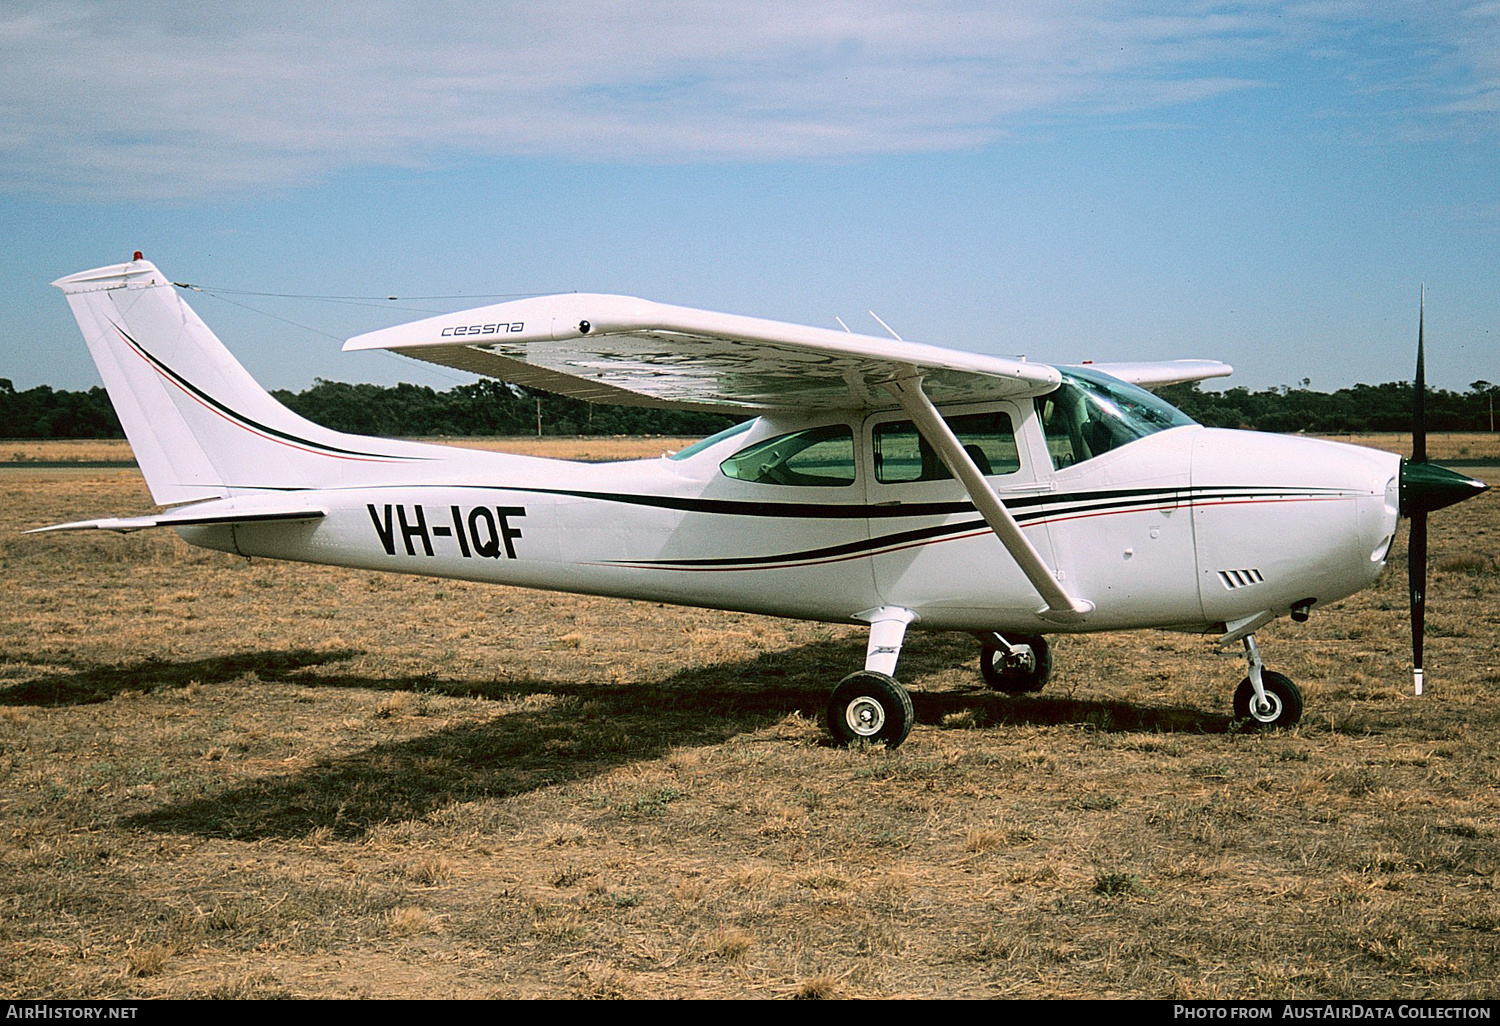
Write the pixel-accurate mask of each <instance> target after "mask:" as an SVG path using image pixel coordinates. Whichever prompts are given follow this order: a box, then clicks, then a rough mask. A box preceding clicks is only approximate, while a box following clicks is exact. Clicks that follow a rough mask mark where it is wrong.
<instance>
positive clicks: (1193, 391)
mask: <svg viewBox="0 0 1500 1026" xmlns="http://www.w3.org/2000/svg"><path fill="white" fill-rule="evenodd" d="M1307 384H1308V382H1307V381H1306V380H1305V379H1304V381H1303V382H1302V387H1300V388H1292V387H1288V386H1285V385H1282V386H1278V387H1276V388H1268V389H1265V390H1264V391H1260V392H1252V391H1250V390H1249V389H1248V388H1230V389H1226V390H1225V391H1223V392H1205V391H1203V389H1202V388H1200V387H1199V385H1198V383H1197V382H1191V383H1189V384H1185V385H1168V386H1167V387H1165V388H1161V389H1158V390H1157V394H1158V395H1160V396H1161V397H1162V398H1163V399H1165V400H1167V402H1169V403H1171V404H1172V405H1173V406H1176V407H1177V408H1178V409H1180V410H1181V411H1182V412H1183V413H1186V414H1187V415H1188V416H1189V417H1192V418H1193V419H1194V420H1196V421H1197V422H1198V423H1200V424H1203V425H1205V426H1207V427H1229V428H1251V429H1253V430H1256V431H1276V432H1280V433H1283V434H1294V433H1296V432H1299V431H1305V432H1307V433H1309V434H1325V435H1332V434H1351V433H1357V432H1361V431H1410V430H1411V426H1412V420H1411V418H1412V397H1413V388H1412V385H1411V383H1410V382H1407V381H1394V382H1390V383H1388V384H1384V385H1355V386H1354V387H1353V388H1341V389H1339V390H1338V391H1337V392H1314V391H1312V390H1311V389H1309V388H1308V387H1307ZM1497 400H1500V386H1497V385H1492V384H1490V383H1489V382H1488V381H1476V382H1474V383H1473V384H1471V385H1470V386H1469V389H1468V391H1466V392H1449V391H1447V390H1445V389H1440V388H1438V389H1434V388H1429V389H1428V390H1427V429H1428V430H1429V431H1489V430H1491V425H1492V416H1493V410H1494V404H1495V403H1496V401H1497Z"/></svg>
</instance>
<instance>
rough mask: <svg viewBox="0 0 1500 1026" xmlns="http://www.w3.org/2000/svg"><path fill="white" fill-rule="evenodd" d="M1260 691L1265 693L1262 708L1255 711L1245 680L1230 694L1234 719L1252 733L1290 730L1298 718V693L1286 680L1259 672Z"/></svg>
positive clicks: (1252, 690) (1252, 687) (1251, 691)
mask: <svg viewBox="0 0 1500 1026" xmlns="http://www.w3.org/2000/svg"><path fill="white" fill-rule="evenodd" d="M1260 683H1261V687H1262V688H1264V689H1265V692H1266V704H1265V706H1264V707H1261V708H1257V707H1256V701H1255V685H1253V684H1251V683H1250V678H1249V677H1246V678H1245V679H1244V680H1242V681H1240V686H1239V687H1238V688H1236V689H1235V692H1234V718H1235V719H1237V720H1244V721H1245V723H1246V726H1248V727H1251V728H1253V729H1256V730H1264V729H1266V728H1269V727H1290V726H1291V725H1292V724H1294V723H1296V722H1297V721H1298V720H1300V719H1301V718H1302V692H1301V691H1299V690H1298V689H1297V685H1295V684H1293V683H1292V682H1291V679H1290V678H1287V677H1283V676H1282V675H1281V674H1279V673H1272V672H1271V671H1270V670H1262V671H1260Z"/></svg>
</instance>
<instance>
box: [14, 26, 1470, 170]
mask: <svg viewBox="0 0 1500 1026" xmlns="http://www.w3.org/2000/svg"><path fill="white" fill-rule="evenodd" d="M1161 6H1162V5H1160V4H1153V3H1148V2H1145V0H1141V2H1139V3H1111V2H1105V0H1092V2H1090V0H1077V2H1047V0H1030V2H1015V3H1009V4H1005V5H992V4H987V3H947V4H935V3H925V4H924V3H916V2H913V0H867V2H834V3H821V4H807V3H789V4H785V5H777V4H766V3H764V2H754V0H721V2H696V3H695V2H676V3H673V2H664V0H662V2H655V3H641V2H623V0H551V2H549V3H547V4H545V5H541V4H524V3H505V4H494V5H483V4H473V3H456V2H455V3H443V2H428V3H424V4H421V5H415V4H407V3H359V4H350V5H338V6H335V5H328V4H313V5H308V4H304V3H301V2H289V0H262V2H261V3H258V4H255V5H253V6H252V5H246V6H244V7H235V6H232V5H225V4H220V3H207V2H200V3H166V2H156V3H152V2H144V0H138V2H136V3H132V4H118V3H105V2H100V0H88V2H84V0H9V2H8V3H7V4H6V6H5V7H4V8H3V9H0V188H3V189H7V190H10V191H25V192H31V193H36V194H44V195H51V196H57V195H80V196H91V195H102V194H108V193H113V192H117V191H119V190H122V189H128V190H130V191H131V192H133V193H135V194H137V195H142V194H144V195H149V196H153V197H158V198H164V197H180V196H194V195H201V194H205V193H211V192H219V191H224V190H242V189H253V188H257V187H263V186H277V185H285V184H297V183H300V182H303V181H307V180H309V179H312V178H315V177H316V176H318V175H319V174H322V173H326V172H328V171H331V170H334V169H338V168H343V167H350V166H372V165H418V164H424V163H430V162H437V161H443V160H446V159H453V158H457V157H462V156H466V155H475V154H480V155H496V154H513V155H545V156H563V157H567V158H575V159H585V160H601V161H618V160H627V161H712V160H725V159H729V160H747V159H748V160H781V159H808V158H813V159H816V158H827V157H838V156H841V155H849V154H868V153H893V152H912V151H933V150H953V149H960V148H967V147H974V146H978V145H982V144H984V143H985V142H988V141H991V140H994V139H996V138H999V137H1001V136H1003V135H1004V134H1006V133H1007V132H1008V131H1011V130H1012V129H1013V128H1014V126H1015V125H1016V124H1017V123H1018V122H1019V121H1023V120H1024V119H1026V118H1030V117H1034V116H1046V117H1056V116H1062V115H1077V114H1079V113H1094V112H1115V113H1118V112H1131V111H1143V112H1144V111H1149V110H1153V109H1159V108H1162V107H1166V106H1170V105H1176V104H1184V103H1192V102H1195V101H1200V100H1202V99H1205V98H1208V97H1212V96H1216V95H1221V94H1223V93H1226V92H1231V91H1235V90H1241V89H1244V88H1247V87H1249V86H1253V85H1256V84H1258V83H1259V82H1260V81H1261V80H1262V79H1263V78H1264V74H1263V72H1262V70H1260V69H1261V68H1262V67H1263V65H1264V64H1265V63H1266V62H1274V61H1275V60H1277V59H1279V58H1282V57H1285V56H1286V55H1287V54H1288V53H1296V52H1298V51H1301V52H1304V53H1305V52H1307V51H1308V50H1311V49H1312V48H1314V47H1316V46H1325V47H1330V48H1331V47H1333V46H1335V45H1337V42H1338V38H1339V32H1338V31H1336V30H1337V29H1339V28H1340V27H1341V26H1345V25H1347V24H1348V23H1349V22H1351V21H1353V22H1360V21H1362V20H1366V16H1365V15H1364V14H1363V13H1362V12H1361V11H1360V10H1359V9H1358V8H1357V7H1353V8H1351V5H1349V4H1347V3H1301V4H1297V5H1295V6H1293V7H1286V6H1284V5H1280V4H1273V3H1269V2H1253V0H1252V2H1245V3H1239V4H1232V5H1231V4H1216V3H1206V2H1205V3H1184V4H1179V5H1178V6H1177V7H1176V9H1175V13H1172V14H1165V15H1164V14H1162V13H1160V9H1161ZM1487 6H1488V8H1489V9H1488V10H1486V9H1483V8H1475V9H1472V10H1471V11H1470V12H1469V14H1468V15H1467V17H1463V16H1454V17H1452V18H1449V19H1448V22H1450V23H1452V24H1453V25H1454V28H1453V33H1452V34H1453V38H1452V39H1451V40H1447V41H1445V42H1444V44H1443V45H1444V46H1445V47H1446V48H1447V49H1446V51H1445V54H1446V56H1445V59H1446V60H1448V61H1449V63H1450V66H1456V65H1455V63H1454V62H1457V63H1460V64H1463V67H1464V69H1467V70H1460V71H1458V72H1457V73H1456V74H1457V77H1458V79H1460V81H1457V82H1449V83H1448V86H1449V92H1448V94H1447V95H1444V96H1442V97H1441V98H1434V99H1433V102H1432V103H1431V104H1430V105H1429V110H1430V111H1436V110H1437V109H1438V108H1439V107H1440V106H1441V105H1442V104H1444V103H1446V104H1447V105H1448V107H1449V109H1450V110H1452V111H1455V112H1457V111H1463V110H1472V109H1474V108H1475V107H1479V108H1481V109H1483V110H1493V95H1494V89H1495V88H1496V80H1497V78H1500V70H1497V66H1496V60H1497V58H1496V57H1495V56H1494V54H1495V52H1496V50H1497V48H1496V46H1495V23H1496V19H1497V16H1496V13H1495V11H1494V6H1495V5H1494V4H1490V5H1487ZM226 9H228V12H229V13H227V14H226V13H225V11H226ZM1424 9H1425V8H1424ZM1433 17H1436V15H1434V16H1433ZM1398 24H1399V23H1396V22H1391V23H1390V30H1391V31H1399V29H1397V28H1395V27H1394V26H1396V25H1398Z"/></svg>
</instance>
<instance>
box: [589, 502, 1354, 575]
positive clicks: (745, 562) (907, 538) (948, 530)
mask: <svg viewBox="0 0 1500 1026" xmlns="http://www.w3.org/2000/svg"><path fill="white" fill-rule="evenodd" d="M1226 497H1227V498H1235V499H1239V498H1243V496H1241V495H1231V496H1219V495H1211V494H1210V495H1203V496H1199V501H1200V502H1212V501H1213V500H1215V499H1221V498H1226ZM1335 497H1336V496H1331V495H1322V494H1318V495H1312V494H1307V493H1296V492H1287V491H1285V490H1280V491H1276V492H1273V493H1270V494H1266V495H1260V496H1254V497H1253V498H1254V499H1255V500H1257V501H1274V500H1276V499H1283V498H1294V499H1304V500H1318V499H1329V498H1335ZM1160 508H1161V504H1160V503H1157V502H1145V503H1142V502H1100V503H1093V504H1090V505H1080V506H1074V507H1071V508H1069V509H1062V510H1036V511H1033V512H1030V513H1020V514H1016V515H1015V516H1016V522H1017V523H1019V524H1021V525H1023V526H1025V525H1028V524H1034V523H1039V522H1043V521H1047V520H1051V519H1054V518H1069V517H1075V516H1097V515H1100V514H1104V513H1128V512H1140V513H1145V512H1151V511H1154V510H1159V509H1160ZM987 527H988V524H987V523H986V522H985V521H984V519H983V518H977V519H967V520H960V521H957V522H955V523H947V524H936V525H933V526H931V527H922V528H916V529H913V530H909V531H895V532H892V533H890V534H882V535H879V536H878V537H873V538H868V539H861V540H859V541H853V542H845V543H843V544H840V545H827V546H823V547H820V548H814V549H803V550H801V551H797V552H784V553H778V554H775V555H769V556H741V557H729V558H725V557H707V558H698V559H642V560H616V561H615V564H616V565H624V566H658V567H709V566H725V567H728V566H757V565H773V564H779V563H791V562H803V561H808V560H818V559H831V558H835V557H838V556H848V555H853V554H857V553H860V552H868V553H870V554H875V553H876V552H878V551H879V550H881V549H888V548H892V547H897V546H903V545H909V544H911V543H913V542H927V541H940V540H944V539H946V538H950V537H958V536H961V535H964V534H967V533H970V532H972V531H974V530H976V529H985V528H987Z"/></svg>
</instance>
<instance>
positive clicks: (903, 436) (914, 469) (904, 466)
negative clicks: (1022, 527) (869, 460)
mask: <svg viewBox="0 0 1500 1026" xmlns="http://www.w3.org/2000/svg"><path fill="white" fill-rule="evenodd" d="M943 419H944V420H946V421H947V422H948V426H949V427H950V428H952V429H953V433H954V434H955V435H957V436H958V441H959V443H960V444H962V445H963V447H964V451H965V452H967V453H968V454H969V458H970V459H972V460H973V461H974V464H975V465H976V466H977V467H979V471H980V473H982V474H984V475H985V476H986V477H995V476H998V475H1002V474H1014V473H1015V472H1016V471H1018V470H1020V469H1021V456H1020V453H1019V452H1018V451H1017V450H1016V433H1015V429H1014V428H1013V427H1012V425H1011V422H1010V415H1009V414H1006V413H1003V412H1001V411H999V410H996V411H994V412H992V413H969V414H965V415H964V416H962V417H945V418H943ZM952 477H953V475H952V474H950V473H948V468H947V467H945V466H944V465H943V461H942V460H941V459H939V458H938V454H937V453H936V452H935V451H934V450H933V448H932V446H930V445H928V444H927V442H926V441H925V440H923V438H922V436H921V435H920V434H919V433H918V432H917V427H916V425H915V424H913V423H912V422H911V421H909V420H896V421H891V422H890V423H887V424H879V425H877V426H876V428H875V479H876V480H877V481H879V482H881V483H882V484H904V483H908V482H912V481H947V480H950V479H951V478H952Z"/></svg>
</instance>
